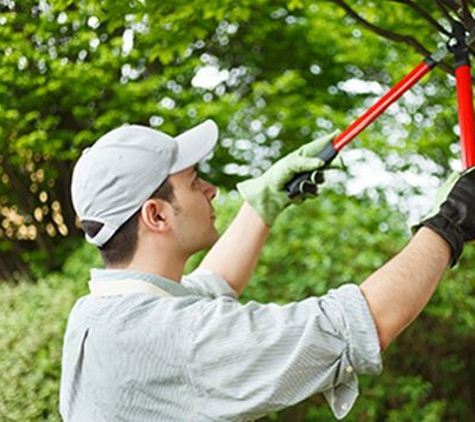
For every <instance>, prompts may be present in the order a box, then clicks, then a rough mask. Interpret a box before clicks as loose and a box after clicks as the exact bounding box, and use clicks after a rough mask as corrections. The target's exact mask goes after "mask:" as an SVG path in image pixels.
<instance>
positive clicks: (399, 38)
mask: <svg viewBox="0 0 475 422" xmlns="http://www.w3.org/2000/svg"><path fill="white" fill-rule="evenodd" d="M331 1H332V2H333V3H335V4H337V5H338V6H340V7H341V8H342V9H344V10H345V11H346V12H347V13H348V14H349V15H350V16H351V17H352V18H353V19H355V20H356V21H357V22H358V23H360V24H361V25H362V26H364V27H365V28H367V29H369V30H370V31H372V32H374V33H375V34H377V35H380V36H381V37H383V38H386V39H389V40H391V41H395V42H402V43H405V44H408V45H410V46H411V47H413V48H414V49H415V50H416V51H417V52H418V53H420V54H422V55H423V56H424V57H426V56H428V55H430V51H429V50H427V49H426V48H425V47H424V46H423V45H422V44H421V43H419V42H418V41H417V40H416V39H415V38H413V37H411V36H408V35H400V34H397V33H395V32H392V31H389V30H387V29H383V28H380V27H379V26H376V25H374V24H372V23H371V22H368V21H367V20H366V19H364V18H362V17H361V16H360V15H359V14H358V13H357V12H356V11H355V10H354V9H352V8H351V6H349V5H348V4H347V3H346V2H345V1H344V0H331ZM437 1H438V0H437ZM438 66H439V67H440V68H441V69H442V70H444V71H445V72H447V73H450V74H453V73H454V70H453V69H452V68H451V67H450V66H448V65H446V64H445V63H439V65H438Z"/></svg>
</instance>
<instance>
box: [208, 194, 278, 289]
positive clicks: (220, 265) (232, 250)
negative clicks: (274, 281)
mask: <svg viewBox="0 0 475 422" xmlns="http://www.w3.org/2000/svg"><path fill="white" fill-rule="evenodd" d="M269 231H270V227H269V226H268V225H267V224H266V223H265V222H264V220H263V219H262V218H261V217H260V215H259V214H258V213H257V212H256V211H254V209H253V208H252V207H251V206H250V205H249V204H247V203H246V202H245V203H244V204H243V205H242V207H241V209H240V210H239V212H238V214H237V215H236V217H235V218H234V220H233V221H232V223H231V224H230V226H229V227H228V228H227V229H226V231H225V232H224V234H223V235H222V236H221V237H220V239H219V240H218V241H217V242H216V243H215V244H214V246H213V247H212V248H211V250H210V251H209V252H208V254H207V255H206V256H205V258H204V259H203V261H202V262H201V263H200V267H201V268H206V269H209V270H212V271H213V272H214V273H216V274H220V275H221V276H223V277H224V278H225V279H226V281H227V282H228V284H229V285H230V286H231V288H232V289H233V290H234V291H235V292H236V293H237V295H240V294H241V293H242V291H243V290H244V288H245V287H246V285H247V283H248V281H249V279H250V278H251V275H252V272H253V271H254V268H255V267H256V264H257V261H258V260H259V255H260V253H261V250H262V247H263V246H264V243H265V241H266V239H267V235H268V234H269Z"/></svg>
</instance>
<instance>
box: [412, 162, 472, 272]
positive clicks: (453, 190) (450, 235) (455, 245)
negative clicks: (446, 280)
mask: <svg viewBox="0 0 475 422" xmlns="http://www.w3.org/2000/svg"><path fill="white" fill-rule="evenodd" d="M474 170H475V167H472V168H470V169H468V170H466V171H465V172H463V173H462V174H459V173H455V174H453V175H452V176H451V177H450V178H449V180H448V181H447V182H446V183H445V184H444V185H443V186H442V187H441V188H440V189H439V191H438V192H437V198H438V201H437V206H436V207H435V213H432V214H431V216H430V217H428V218H426V219H424V220H423V221H421V222H420V224H419V225H418V227H421V226H426V227H429V228H431V229H432V230H434V231H435V232H436V233H438V234H439V235H440V236H442V237H443V238H444V239H445V241H446V242H447V243H448V244H449V245H450V248H451V251H452V256H451V262H450V266H451V267H453V266H454V265H455V264H456V263H457V260H458V258H459V257H460V254H461V253H462V249H463V245H464V243H465V242H468V241H470V240H473V239H475V171H474ZM418 227H417V228H418Z"/></svg>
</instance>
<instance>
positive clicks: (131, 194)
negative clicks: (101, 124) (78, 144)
mask: <svg viewBox="0 0 475 422" xmlns="http://www.w3.org/2000/svg"><path fill="white" fill-rule="evenodd" d="M217 140H218V126H217V125H216V123H215V122H214V121H212V120H206V121H204V122H202V123H200V124H199V125H197V126H195V127H193V128H191V129H190V130H188V131H186V132H184V133H182V134H181V135H179V136H176V137H174V138H173V137H171V136H170V135H167V134H166V133H163V132H160V131H158V130H155V129H151V128H148V127H145V126H139V125H130V126H122V127H119V128H117V129H114V130H112V131H111V132H108V133H106V134H105V135H104V136H102V137H101V138H100V139H99V140H98V141H97V142H96V143H95V144H94V145H92V146H91V147H90V148H87V149H85V150H84V151H83V153H82V155H81V157H80V158H79V160H78V162H77V163H76V165H75V167H74V170H73V176H72V183H71V196H72V202H73V206H74V209H75V211H76V213H77V214H78V216H79V219H80V220H81V221H85V220H88V221H95V222H98V223H101V224H102V225H103V226H102V228H101V229H100V230H99V232H98V233H96V234H95V235H94V236H93V237H90V236H88V235H86V239H87V241H88V242H89V243H92V244H93V245H96V246H99V247H101V246H103V245H105V244H106V242H107V241H108V240H110V239H111V237H112V236H113V235H114V233H115V232H116V231H117V230H118V229H119V228H120V226H122V225H123V224H124V223H125V222H126V221H127V220H128V219H129V218H130V217H131V216H132V215H133V214H134V213H135V212H137V211H138V210H139V209H140V207H141V206H142V205H143V203H144V202H145V201H146V200H147V199H148V198H150V196H151V195H152V194H153V192H154V191H155V190H156V189H157V188H158V187H159V186H160V185H161V184H162V183H163V182H164V181H165V180H166V178H167V177H168V176H169V175H172V174H175V173H178V172H180V171H182V170H184V169H186V168H188V167H191V166H193V165H195V164H197V163H198V162H199V161H201V160H202V159H203V158H205V157H206V156H207V155H208V154H210V153H211V151H212V150H213V148H214V147H215V145H216V142H217Z"/></svg>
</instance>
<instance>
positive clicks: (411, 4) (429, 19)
mask: <svg viewBox="0 0 475 422" xmlns="http://www.w3.org/2000/svg"><path fill="white" fill-rule="evenodd" d="M391 1H392V2H393V3H401V4H404V5H406V6H408V7H410V8H411V9H413V10H414V11H415V12H416V13H418V14H419V15H420V16H422V17H423V18H424V19H425V20H426V21H427V22H429V23H430V24H431V25H432V26H433V27H434V28H435V29H437V31H438V32H441V33H442V34H444V35H446V36H448V37H450V35H451V34H450V31H447V30H446V29H445V28H444V27H443V26H442V25H441V24H440V23H439V22H437V21H436V20H435V19H434V18H433V17H432V16H431V15H430V14H429V12H427V10H425V9H424V8H423V7H421V6H420V5H418V4H417V3H414V2H413V1H411V0H391Z"/></svg>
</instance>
